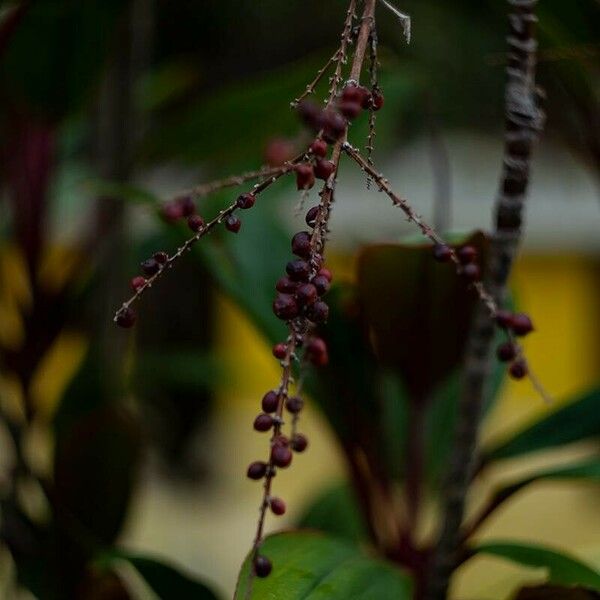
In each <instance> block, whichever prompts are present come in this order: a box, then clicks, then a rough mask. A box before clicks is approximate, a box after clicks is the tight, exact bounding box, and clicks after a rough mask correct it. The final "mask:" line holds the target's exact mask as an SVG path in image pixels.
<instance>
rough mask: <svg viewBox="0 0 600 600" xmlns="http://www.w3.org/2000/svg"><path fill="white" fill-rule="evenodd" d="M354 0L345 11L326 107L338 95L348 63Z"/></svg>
mask: <svg viewBox="0 0 600 600" xmlns="http://www.w3.org/2000/svg"><path fill="white" fill-rule="evenodd" d="M355 13H356V0H350V4H349V5H348V10H347V11H346V20H345V22H344V29H343V31H342V35H341V41H340V47H339V50H338V52H337V57H336V65H335V71H334V73H333V75H332V77H331V79H330V84H331V86H330V88H329V97H328V98H327V106H330V105H331V104H332V103H333V101H334V100H335V97H336V96H337V94H338V88H339V86H340V84H341V83H342V81H343V78H342V71H343V68H344V65H345V64H346V62H347V61H348V56H347V54H348V46H349V45H350V42H351V41H352V23H353V22H354V19H355V17H356V14H355Z"/></svg>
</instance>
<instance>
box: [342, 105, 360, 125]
mask: <svg viewBox="0 0 600 600" xmlns="http://www.w3.org/2000/svg"><path fill="white" fill-rule="evenodd" d="M339 110H340V112H341V113H342V114H343V115H344V116H345V117H346V118H347V119H348V120H350V121H352V120H353V119H356V117H358V115H360V113H361V111H362V107H361V105H360V104H359V103H358V102H340V105H339Z"/></svg>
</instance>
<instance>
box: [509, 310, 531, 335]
mask: <svg viewBox="0 0 600 600" xmlns="http://www.w3.org/2000/svg"><path fill="white" fill-rule="evenodd" d="M510 328H511V329H512V330H513V332H514V334H515V335H518V336H519V337H522V336H524V335H527V334H528V333H531V332H532V331H533V323H532V322H531V319H530V318H529V316H528V315H526V314H524V313H518V314H516V315H513V316H512V319H511V323H510Z"/></svg>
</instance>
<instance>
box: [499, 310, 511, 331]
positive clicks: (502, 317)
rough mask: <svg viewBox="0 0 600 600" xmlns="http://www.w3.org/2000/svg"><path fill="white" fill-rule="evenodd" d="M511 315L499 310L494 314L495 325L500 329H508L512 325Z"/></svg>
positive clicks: (506, 311) (508, 312)
mask: <svg viewBox="0 0 600 600" xmlns="http://www.w3.org/2000/svg"><path fill="white" fill-rule="evenodd" d="M512 318H513V315H512V313H511V312H510V311H508V310H499V311H497V312H496V317H495V319H496V325H498V327H500V328H501V329H508V328H509V327H510V326H511V325H512Z"/></svg>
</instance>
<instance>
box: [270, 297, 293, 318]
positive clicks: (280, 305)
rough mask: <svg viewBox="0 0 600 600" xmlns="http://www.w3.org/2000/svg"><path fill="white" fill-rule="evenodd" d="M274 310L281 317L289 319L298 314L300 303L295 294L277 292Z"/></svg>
mask: <svg viewBox="0 0 600 600" xmlns="http://www.w3.org/2000/svg"><path fill="white" fill-rule="evenodd" d="M273 312H274V313H275V316H276V317H278V318H279V319H282V320H283V321H289V320H290V319H294V318H295V317H297V316H298V305H297V304H296V300H295V299H294V297H293V296H290V295H289V294H277V296H276V298H275V300H273Z"/></svg>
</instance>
